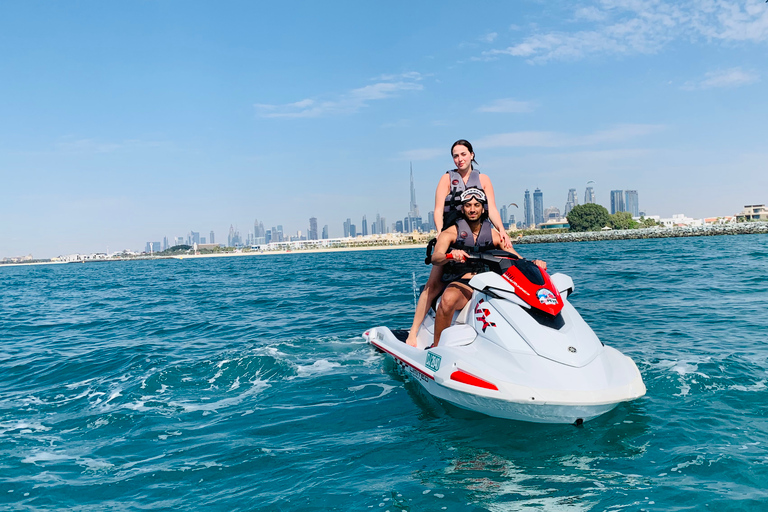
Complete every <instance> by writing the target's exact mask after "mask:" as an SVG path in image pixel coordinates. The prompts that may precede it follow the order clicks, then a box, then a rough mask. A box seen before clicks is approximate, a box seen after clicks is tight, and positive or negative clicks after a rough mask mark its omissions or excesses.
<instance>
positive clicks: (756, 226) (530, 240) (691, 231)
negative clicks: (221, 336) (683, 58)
mask: <svg viewBox="0 0 768 512" xmlns="http://www.w3.org/2000/svg"><path fill="white" fill-rule="evenodd" d="M753 234H768V222H743V223H739V224H716V225H707V226H695V227H674V228H660V227H654V228H643V229H622V230H610V231H585V232H580V233H552V234H541V235H525V236H523V237H522V238H515V236H514V234H513V235H512V243H513V245H528V244H546V243H567V242H597V241H610V240H639V239H649V238H680V237H693V236H719V235H753ZM426 247H427V244H425V243H412V244H399V245H376V246H362V247H326V248H313V249H291V250H278V251H241V252H222V253H212V254H180V255H168V256H137V257H133V258H110V259H106V260H85V261H76V262H69V261H35V262H29V263H25V262H17V263H0V268H2V267H18V266H22V265H25V266H28V265H65V264H72V263H106V262H112V261H146V260H167V259H178V260H183V259H197V258H227V257H246V256H278V255H285V254H319V253H327V252H340V251H341V252H344V251H388V250H393V249H395V250H399V249H424V248H426Z"/></svg>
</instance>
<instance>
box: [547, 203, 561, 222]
mask: <svg viewBox="0 0 768 512" xmlns="http://www.w3.org/2000/svg"><path fill="white" fill-rule="evenodd" d="M550 220H560V208H558V207H557V206H550V207H549V208H547V209H546V210H544V222H547V221H550Z"/></svg>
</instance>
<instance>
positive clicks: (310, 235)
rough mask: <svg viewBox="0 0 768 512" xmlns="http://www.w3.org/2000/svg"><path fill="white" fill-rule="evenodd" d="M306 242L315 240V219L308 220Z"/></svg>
mask: <svg viewBox="0 0 768 512" xmlns="http://www.w3.org/2000/svg"><path fill="white" fill-rule="evenodd" d="M307 240H317V217H310V218H309V233H307Z"/></svg>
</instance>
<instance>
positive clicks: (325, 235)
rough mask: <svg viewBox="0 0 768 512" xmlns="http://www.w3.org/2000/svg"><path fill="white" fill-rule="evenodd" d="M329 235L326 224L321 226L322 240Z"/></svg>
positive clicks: (326, 238)
mask: <svg viewBox="0 0 768 512" xmlns="http://www.w3.org/2000/svg"><path fill="white" fill-rule="evenodd" d="M329 238H330V237H329V236H328V224H326V225H324V226H323V240H328V239H329Z"/></svg>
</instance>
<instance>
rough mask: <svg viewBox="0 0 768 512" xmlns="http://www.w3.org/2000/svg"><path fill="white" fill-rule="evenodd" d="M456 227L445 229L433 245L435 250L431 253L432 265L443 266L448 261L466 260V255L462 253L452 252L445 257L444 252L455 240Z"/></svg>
mask: <svg viewBox="0 0 768 512" xmlns="http://www.w3.org/2000/svg"><path fill="white" fill-rule="evenodd" d="M456 230H457V228H456V225H455V224H454V225H452V226H450V227H448V228H446V229H445V231H443V232H442V233H440V235H439V236H438V237H437V243H436V244H435V250H434V252H432V264H433V265H437V266H443V265H445V264H446V263H448V262H449V261H451V260H453V261H464V260H466V259H467V253H466V252H464V251H459V250H453V251H451V254H450V255H446V252H447V251H448V249H449V248H450V246H451V242H453V241H454V240H456V233H457V231H456Z"/></svg>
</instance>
